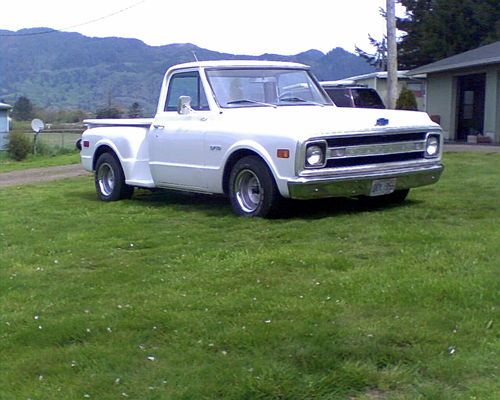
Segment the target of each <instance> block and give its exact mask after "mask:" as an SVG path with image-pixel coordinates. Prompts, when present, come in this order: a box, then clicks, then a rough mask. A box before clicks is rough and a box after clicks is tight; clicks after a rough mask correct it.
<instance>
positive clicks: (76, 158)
mask: <svg viewBox="0 0 500 400" xmlns="http://www.w3.org/2000/svg"><path fill="white" fill-rule="evenodd" d="M79 162H80V153H79V152H77V151H76V150H75V151H72V152H69V153H67V154H59V155H54V156H45V155H43V156H34V155H30V156H29V157H28V158H27V159H26V160H23V161H14V160H11V159H9V158H8V157H7V154H6V152H4V151H0V173H2V172H10V171H18V170H22V169H29V168H41V167H53V166H56V165H68V164H78V163H79Z"/></svg>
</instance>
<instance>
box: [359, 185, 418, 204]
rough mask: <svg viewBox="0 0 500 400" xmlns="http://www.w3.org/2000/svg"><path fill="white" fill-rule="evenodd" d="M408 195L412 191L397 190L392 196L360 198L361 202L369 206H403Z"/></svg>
mask: <svg viewBox="0 0 500 400" xmlns="http://www.w3.org/2000/svg"><path fill="white" fill-rule="evenodd" d="M408 193H410V189H403V190H396V191H394V192H392V193H390V194H384V195H382V196H375V197H370V196H362V197H360V200H361V201H362V202H363V203H364V204H366V205H368V206H375V207H383V206H388V205H391V204H392V205H394V204H401V203H402V202H404V201H405V199H406V197H407V196H408Z"/></svg>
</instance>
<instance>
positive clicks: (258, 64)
mask: <svg viewBox="0 0 500 400" xmlns="http://www.w3.org/2000/svg"><path fill="white" fill-rule="evenodd" d="M232 67H236V68H245V67H246V68H296V69H309V66H307V65H304V64H299V63H294V62H283V61H261V60H220V61H196V62H190V63H184V64H177V65H174V66H172V67H171V68H170V70H176V69H187V68H232Z"/></svg>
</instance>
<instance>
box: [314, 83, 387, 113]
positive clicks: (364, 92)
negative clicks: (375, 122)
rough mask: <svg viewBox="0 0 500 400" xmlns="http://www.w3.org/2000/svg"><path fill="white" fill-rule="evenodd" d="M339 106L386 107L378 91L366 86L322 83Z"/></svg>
mask: <svg viewBox="0 0 500 400" xmlns="http://www.w3.org/2000/svg"><path fill="white" fill-rule="evenodd" d="M321 86H322V87H323V89H325V91H326V93H327V94H328V96H330V98H331V99H332V100H333V102H334V103H335V105H336V106H337V107H357V108H385V106H384V102H383V101H382V99H381V98H380V96H379V95H378V93H377V91H376V90H375V89H372V88H368V87H365V86H355V85H354V86H335V85H328V84H323V83H321Z"/></svg>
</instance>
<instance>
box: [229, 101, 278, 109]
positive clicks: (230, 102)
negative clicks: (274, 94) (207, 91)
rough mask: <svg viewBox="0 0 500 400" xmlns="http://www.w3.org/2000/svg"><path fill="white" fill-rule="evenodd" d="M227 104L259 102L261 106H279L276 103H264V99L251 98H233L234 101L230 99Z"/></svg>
mask: <svg viewBox="0 0 500 400" xmlns="http://www.w3.org/2000/svg"><path fill="white" fill-rule="evenodd" d="M226 104H227V105H230V104H259V105H261V106H267V107H273V108H277V107H278V106H277V105H276V104H269V103H263V102H262V101H256V100H249V99H240V100H232V101H228V102H227V103H226Z"/></svg>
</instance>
